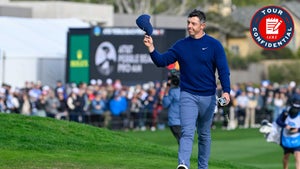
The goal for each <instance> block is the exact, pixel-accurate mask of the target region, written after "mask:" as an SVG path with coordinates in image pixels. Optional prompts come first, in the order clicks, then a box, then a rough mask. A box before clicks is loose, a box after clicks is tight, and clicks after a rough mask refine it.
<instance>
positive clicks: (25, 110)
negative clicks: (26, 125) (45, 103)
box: [20, 92, 32, 115]
mask: <svg viewBox="0 0 300 169" xmlns="http://www.w3.org/2000/svg"><path fill="white" fill-rule="evenodd" d="M31 107H32V106H31V103H30V99H29V94H28V93H27V92H24V93H23V94H22V100H21V106H20V108H21V110H20V112H21V114H23V115H31Z"/></svg>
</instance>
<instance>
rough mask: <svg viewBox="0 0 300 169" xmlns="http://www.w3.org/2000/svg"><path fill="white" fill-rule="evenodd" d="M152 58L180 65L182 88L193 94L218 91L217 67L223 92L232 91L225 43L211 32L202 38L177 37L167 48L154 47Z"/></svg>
mask: <svg viewBox="0 0 300 169" xmlns="http://www.w3.org/2000/svg"><path fill="white" fill-rule="evenodd" d="M150 56H151V59H152V61H153V62H154V64H155V65H156V66H158V67H165V66H168V65H169V64H171V63H174V62H175V61H178V63H179V66H180V88H181V90H182V91H186V92H189V93H192V94H196V95H200V96H210V95H215V94H216V87H217V85H216V70H217V71H218V75H219V80H220V82H221V85H222V89H223V91H224V92H228V93H229V92H230V78H229V76H230V72H229V68H228V64H227V59H226V55H225V51H224V48H223V46H222V44H221V43H220V42H219V41H218V40H216V39H214V38H213V37H211V36H209V35H206V34H205V35H204V36H203V37H202V38H200V39H194V38H192V37H186V38H184V39H181V40H179V41H177V42H176V43H175V44H174V45H173V46H172V47H171V48H170V49H169V50H168V51H167V52H165V53H162V54H160V53H159V52H158V51H156V50H154V51H153V52H151V53H150Z"/></svg>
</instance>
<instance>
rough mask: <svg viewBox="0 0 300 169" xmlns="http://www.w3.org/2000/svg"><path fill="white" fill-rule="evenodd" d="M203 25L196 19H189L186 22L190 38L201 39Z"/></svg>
mask: <svg viewBox="0 0 300 169" xmlns="http://www.w3.org/2000/svg"><path fill="white" fill-rule="evenodd" d="M204 28H205V23H201V22H200V20H199V18H198V17H190V18H188V20H187V31H188V33H189V35H190V36H191V37H194V38H197V37H201V36H202V34H203V29H204Z"/></svg>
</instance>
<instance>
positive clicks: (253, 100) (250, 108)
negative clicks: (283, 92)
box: [244, 88, 258, 128]
mask: <svg viewBox="0 0 300 169" xmlns="http://www.w3.org/2000/svg"><path fill="white" fill-rule="evenodd" d="M247 96H248V105H247V108H246V115H245V123H244V127H245V128H248V127H249V125H250V127H251V128H255V127H256V126H255V115H256V109H255V108H256V106H257V101H258V100H257V99H258V98H257V97H256V96H255V95H254V89H253V88H249V89H248V94H247Z"/></svg>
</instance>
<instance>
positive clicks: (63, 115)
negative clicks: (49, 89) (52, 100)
mask: <svg viewBox="0 0 300 169" xmlns="http://www.w3.org/2000/svg"><path fill="white" fill-rule="evenodd" d="M57 97H58V101H59V106H58V107H57V112H58V113H57V114H56V116H55V118H56V119H59V120H61V119H64V120H69V113H68V104H67V100H66V99H65V95H64V91H63V89H62V88H58V89H57Z"/></svg>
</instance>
